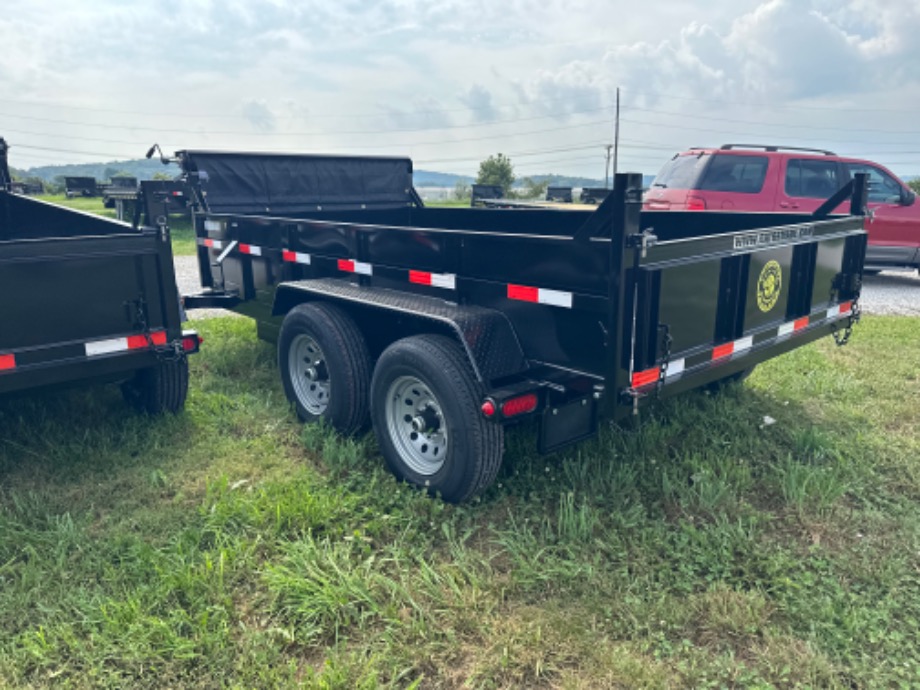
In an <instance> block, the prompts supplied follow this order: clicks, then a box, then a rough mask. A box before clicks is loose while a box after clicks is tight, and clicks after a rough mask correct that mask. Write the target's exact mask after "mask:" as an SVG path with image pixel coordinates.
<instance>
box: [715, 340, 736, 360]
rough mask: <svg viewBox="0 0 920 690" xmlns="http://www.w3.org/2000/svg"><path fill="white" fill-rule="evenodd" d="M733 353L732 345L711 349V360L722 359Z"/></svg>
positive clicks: (727, 344) (726, 344)
mask: <svg viewBox="0 0 920 690" xmlns="http://www.w3.org/2000/svg"><path fill="white" fill-rule="evenodd" d="M734 351H735V344H734V343H725V344H724V345H719V346H718V347H716V348H714V349H713V351H712V358H713V359H721V358H722V357H728V356H729V355H730V354H731V353H732V352H734Z"/></svg>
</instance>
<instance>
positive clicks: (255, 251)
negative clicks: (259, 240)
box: [240, 244, 262, 256]
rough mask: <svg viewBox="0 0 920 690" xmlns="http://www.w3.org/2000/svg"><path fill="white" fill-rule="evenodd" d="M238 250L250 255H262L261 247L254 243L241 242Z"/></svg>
mask: <svg viewBox="0 0 920 690" xmlns="http://www.w3.org/2000/svg"><path fill="white" fill-rule="evenodd" d="M240 251H241V252H242V253H243V254H251V255H252V256H262V247H257V246H255V245H254V244H241V245H240Z"/></svg>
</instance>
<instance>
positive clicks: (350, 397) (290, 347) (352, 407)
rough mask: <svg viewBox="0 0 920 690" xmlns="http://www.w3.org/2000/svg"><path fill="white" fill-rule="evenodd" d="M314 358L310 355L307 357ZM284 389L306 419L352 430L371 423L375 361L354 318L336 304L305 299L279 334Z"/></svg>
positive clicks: (348, 433)
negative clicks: (371, 359) (371, 397)
mask: <svg viewBox="0 0 920 690" xmlns="http://www.w3.org/2000/svg"><path fill="white" fill-rule="evenodd" d="M308 359H309V360H313V361H307V360H308ZM278 366H279V368H280V369H281V382H282V384H283V385H284V394H285V395H286V396H287V399H288V400H290V401H291V402H292V403H293V404H294V406H295V408H296V410H297V416H298V417H300V419H301V420H303V421H304V422H316V421H325V422H326V423H328V424H329V425H330V426H332V428H334V429H335V430H336V431H338V432H340V433H342V434H345V435H350V434H354V433H356V432H358V431H360V430H361V429H362V428H363V427H365V426H366V424H367V420H368V406H369V403H370V400H369V397H368V390H369V388H370V378H371V375H370V371H371V362H370V355H369V354H368V350H367V344H366V343H365V341H364V336H363V335H362V334H361V331H360V330H359V329H358V326H357V325H356V324H355V322H354V320H353V319H352V318H351V317H350V316H348V314H346V313H345V312H344V311H342V310H341V309H339V308H338V307H336V306H335V305H332V304H322V303H317V304H300V305H298V306H296V307H294V308H293V309H291V311H290V312H288V314H287V316H286V317H285V318H284V322H283V323H282V324H281V334H280V337H279V338H278Z"/></svg>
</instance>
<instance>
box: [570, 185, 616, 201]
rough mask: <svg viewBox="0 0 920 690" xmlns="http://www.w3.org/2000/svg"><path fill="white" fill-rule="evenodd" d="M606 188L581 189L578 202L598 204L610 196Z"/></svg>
mask: <svg viewBox="0 0 920 690" xmlns="http://www.w3.org/2000/svg"><path fill="white" fill-rule="evenodd" d="M610 191H611V190H610V189H608V188H607V187H582V190H581V194H579V196H578V200H579V201H580V202H581V203H583V204H600V203H602V202H603V201H604V199H606V198H607V196H608V195H609V194H610Z"/></svg>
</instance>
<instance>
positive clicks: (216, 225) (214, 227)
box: [204, 220, 224, 232]
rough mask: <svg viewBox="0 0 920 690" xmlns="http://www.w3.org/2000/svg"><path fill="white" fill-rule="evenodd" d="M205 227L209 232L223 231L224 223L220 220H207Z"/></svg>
mask: <svg viewBox="0 0 920 690" xmlns="http://www.w3.org/2000/svg"><path fill="white" fill-rule="evenodd" d="M204 229H205V230H207V231H209V232H223V229H224V224H223V222H222V221H219V220H205V222H204Z"/></svg>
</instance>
